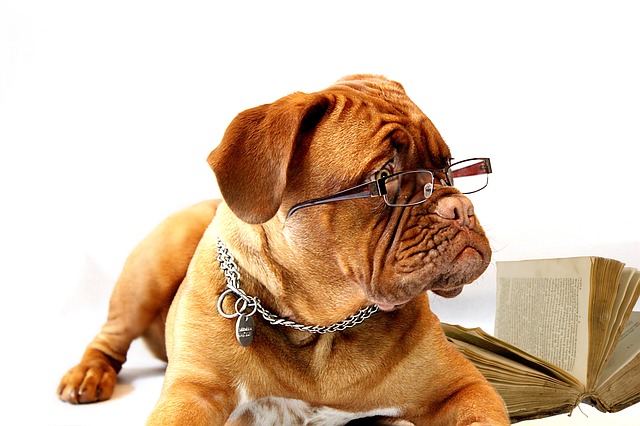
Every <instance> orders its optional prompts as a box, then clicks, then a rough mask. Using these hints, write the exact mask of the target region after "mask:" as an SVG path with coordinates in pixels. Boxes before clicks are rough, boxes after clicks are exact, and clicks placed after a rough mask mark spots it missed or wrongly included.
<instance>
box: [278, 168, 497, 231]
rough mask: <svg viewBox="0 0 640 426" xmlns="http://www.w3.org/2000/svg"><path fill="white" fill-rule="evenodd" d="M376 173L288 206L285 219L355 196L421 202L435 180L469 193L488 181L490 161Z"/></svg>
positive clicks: (394, 204) (400, 204)
mask: <svg viewBox="0 0 640 426" xmlns="http://www.w3.org/2000/svg"><path fill="white" fill-rule="evenodd" d="M384 173H385V172H384V171H383V172H382V173H379V176H378V177H376V179H374V180H373V181H370V182H366V183H363V184H361V185H358V186H354V187H353V188H349V189H345V190H342V191H340V192H336V193H335V194H332V195H328V196H326V197H321V198H315V199H313V200H309V201H304V202H302V203H299V204H296V205H295V206H293V207H291V209H290V210H289V213H287V219H288V218H289V217H291V215H292V214H294V213H295V212H297V211H298V210H300V209H302V208H305V207H311V206H317V205H319V204H326V203H333V202H336V201H343V200H355V199H358V198H369V197H382V198H383V199H384V202H385V203H386V204H387V205H388V206H391V207H409V206H415V205H418V204H422V203H424V202H425V201H426V200H427V198H429V197H430V196H431V194H432V193H433V187H434V182H438V183H439V184H440V185H444V186H455V187H456V188H457V189H458V190H459V191H460V192H462V193H463V194H472V193H474V192H478V191H480V190H481V189H483V188H485V187H486V186H487V184H488V183H489V173H491V161H490V160H489V159H488V158H470V159H468V160H463V161H458V162H457V163H453V164H451V165H449V166H447V167H445V168H444V169H422V170H412V171H406V172H399V173H395V174H388V173H387V174H384Z"/></svg>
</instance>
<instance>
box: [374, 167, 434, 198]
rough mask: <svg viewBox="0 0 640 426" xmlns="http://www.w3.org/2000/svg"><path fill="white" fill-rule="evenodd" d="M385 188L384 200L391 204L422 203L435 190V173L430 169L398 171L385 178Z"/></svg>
mask: <svg viewBox="0 0 640 426" xmlns="http://www.w3.org/2000/svg"><path fill="white" fill-rule="evenodd" d="M385 188H386V190H387V194H386V195H385V196H384V201H385V202H386V203H387V204H388V205H390V206H412V205H415V204H420V203H422V202H423V201H424V200H426V199H427V198H429V197H430V196H431V192H433V174H431V172H428V171H411V172H403V173H398V174H395V175H392V176H391V177H389V178H387V179H386V180H385Z"/></svg>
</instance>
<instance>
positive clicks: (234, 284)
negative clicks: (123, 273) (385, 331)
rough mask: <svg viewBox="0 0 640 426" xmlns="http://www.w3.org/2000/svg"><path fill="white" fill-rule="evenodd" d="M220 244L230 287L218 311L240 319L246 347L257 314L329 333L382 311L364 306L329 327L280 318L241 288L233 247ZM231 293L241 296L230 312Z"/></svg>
mask: <svg viewBox="0 0 640 426" xmlns="http://www.w3.org/2000/svg"><path fill="white" fill-rule="evenodd" d="M217 247H218V257H217V258H218V261H219V263H220V268H221V269H222V271H223V272H224V275H225V277H226V282H227V286H226V290H225V291H224V292H222V293H221V295H220V298H219V299H218V312H219V313H220V315H222V316H224V317H225V318H228V319H233V318H236V321H238V324H237V327H236V336H237V338H238V341H239V342H240V343H241V344H243V345H245V346H248V345H249V344H250V343H251V339H252V338H253V318H252V317H253V315H255V314H259V315H261V316H262V318H263V319H264V320H265V321H267V322H268V323H270V324H271V325H272V326H283V327H290V328H292V329H294V330H298V331H303V332H308V333H312V334H326V333H335V332H338V331H344V330H346V329H349V328H352V327H355V326H356V325H358V324H360V323H362V322H363V321H365V320H367V319H368V318H369V317H370V316H371V315H373V314H374V313H376V312H377V311H378V307H377V306H376V305H369V306H366V307H364V308H362V309H360V310H359V311H358V312H356V313H355V314H353V315H351V316H349V317H348V318H345V319H344V320H342V321H339V322H336V323H334V324H331V325H328V326H320V325H305V324H299V323H297V322H295V321H292V320H289V319H285V318H282V317H279V316H278V315H277V314H275V313H273V312H271V311H269V310H268V309H267V308H265V307H264V306H263V305H262V302H261V301H260V299H259V298H257V297H255V296H253V295H251V294H247V293H246V292H245V291H244V290H243V289H242V288H241V283H240V272H239V269H238V265H237V264H236V262H235V259H234V257H233V255H232V254H231V253H230V252H229V249H228V248H227V247H226V245H225V244H224V243H223V242H222V240H220V239H219V238H218V243H217ZM231 295H233V296H235V297H236V298H237V299H236V302H235V303H234V304H233V309H232V310H231V311H226V310H225V308H224V307H223V305H224V304H225V299H226V298H227V297H228V296H231ZM239 330H244V339H243V333H241V331H239Z"/></svg>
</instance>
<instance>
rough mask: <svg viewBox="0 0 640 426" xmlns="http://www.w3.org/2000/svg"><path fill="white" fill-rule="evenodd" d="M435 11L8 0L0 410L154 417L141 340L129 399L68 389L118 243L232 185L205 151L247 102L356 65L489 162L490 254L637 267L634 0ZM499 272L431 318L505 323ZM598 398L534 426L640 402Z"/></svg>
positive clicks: (588, 421)
mask: <svg viewBox="0 0 640 426" xmlns="http://www.w3.org/2000/svg"><path fill="white" fill-rule="evenodd" d="M438 3H439V4H438V5H432V4H431V3H430V2H413V1H411V2H408V1H407V2H405V1H396V2H393V3H389V2H378V1H372V0H368V1H366V2H364V1H363V2H344V1H332V0H329V1H324V2H320V3H308V2H293V1H291V2H250V3H249V4H245V3H241V2H233V3H232V2H228V5H224V6H219V5H218V3H215V2H205V1H202V2H192V1H189V2H173V3H170V4H168V3H165V2H152V1H149V2H141V1H131V0H129V1H111V2H97V1H87V0H78V1H55V2H52V1H46V0H42V1H31V0H14V1H11V0H3V1H2V2H0V182H1V184H0V185H1V186H0V192H1V195H2V201H3V206H4V207H2V208H1V209H0V255H1V257H0V258H1V259H2V264H1V265H0V268H1V269H0V271H1V276H2V288H3V295H2V297H0V327H1V332H2V336H3V340H2V351H1V352H0V365H2V366H3V373H2V381H3V386H2V388H1V389H2V390H0V392H1V394H2V398H1V399H2V401H3V409H2V410H0V424H12V425H16V424H17V425H103V424H105V425H106V424H114V423H115V424H141V423H142V422H143V421H144V419H145V418H146V416H147V414H148V412H149V411H150V409H151V407H152V406H153V404H154V403H155V400H156V398H157V395H158V392H159V390H160V386H161V383H162V371H161V369H159V364H157V363H156V362H154V361H152V360H151V359H150V358H149V356H148V355H147V353H146V352H145V351H144V348H142V347H141V346H139V345H136V346H135V347H134V349H133V351H132V353H131V356H130V361H129V362H128V363H127V364H126V365H125V367H124V370H123V372H122V375H121V376H122V377H121V380H122V382H123V384H121V385H120V386H119V387H118V390H117V393H116V397H115V398H114V400H113V401H111V402H108V403H104V404H97V405H89V406H79V407H75V406H70V405H66V404H62V403H60V402H58V401H57V400H56V397H55V388H56V386H57V382H58V380H59V378H60V376H61V375H62V374H63V373H64V371H66V369H67V368H68V367H70V366H71V365H72V364H74V363H75V362H77V360H78V359H79V357H80V354H81V352H82V350H83V348H84V346H85V345H86V343H87V342H88V341H89V340H90V339H91V338H92V336H93V335H94V334H95V332H97V330H98V327H99V326H100V324H101V322H102V319H103V318H104V317H105V315H106V307H107V303H108V297H109V294H110V291H111V286H112V285H113V282H114V280H115V278H116V276H117V274H118V273H119V269H120V267H121V264H122V261H123V260H124V257H125V256H126V255H127V253H128V252H129V250H130V249H131V248H132V247H133V245H134V244H135V243H136V242H137V241H138V240H139V239H140V238H141V237H142V236H143V235H144V234H145V233H146V232H147V231H148V230H149V229H150V228H151V227H153V226H154V225H155V224H156V223H157V222H158V221H159V220H160V219H161V218H162V217H164V216H165V215H166V214H168V213H170V212H172V211H173V210H175V209H177V208H180V207H182V206H185V205H187V204H190V203H192V202H195V201H199V200H200V199H204V198H208V197H212V196H215V195H216V194H217V189H216V187H215V180H214V178H213V175H212V173H211V171H210V170H209V169H208V166H207V165H206V162H205V159H206V157H207V155H208V153H209V151H210V150H211V149H212V148H213V147H214V146H215V144H216V143H217V141H218V140H219V139H220V137H221V136H222V133H223V131H224V129H225V127H226V125H227V124H228V123H229V121H230V120H231V119H232V118H233V117H234V116H235V114H237V113H238V112H240V111H241V110H243V109H245V108H249V107H252V106H255V105H258V104H261V103H265V102H271V101H273V100H275V99H277V98H278V97H280V96H283V95H285V94H287V93H290V92H292V91H296V90H302V91H314V90H318V89H322V88H324V87H326V86H328V85H329V84H331V83H332V82H333V81H334V80H336V79H338V78H339V77H341V76H343V75H346V74H351V73H357V72H375V73H381V74H385V75H387V76H388V77H390V78H393V79H396V80H399V81H401V82H402V83H403V84H404V85H405V88H406V90H407V92H408V93H409V95H410V96H411V97H412V98H413V99H414V101H415V102H416V103H417V104H418V105H419V106H420V107H421V108H422V109H423V110H424V111H425V112H426V113H427V115H429V116H430V117H431V119H432V120H433V121H434V123H435V124H436V126H437V127H438V129H439V130H440V132H441V133H442V134H443V136H444V137H445V139H446V140H447V141H448V143H449V144H450V146H451V147H452V149H453V152H454V154H455V156H456V157H457V158H464V157H466V156H476V155H477V156H489V157H491V159H492V162H493V166H494V172H495V173H494V175H493V176H491V181H490V185H489V187H488V188H487V189H486V190H485V191H483V192H481V193H478V194H475V195H474V196H473V197H472V199H473V201H474V203H475V206H476V212H477V213H478V215H479V216H480V217H481V220H482V222H483V224H484V226H485V229H486V230H487V231H488V233H489V235H490V237H491V240H492V244H493V247H494V249H495V255H494V258H495V259H496V260H505V259H516V258H525V257H547V256H574V255H585V254H586V255H590V254H598V255H603V256H609V257H616V258H618V259H620V260H623V261H625V262H627V263H629V264H630V265H632V266H636V267H640V226H639V225H638V219H637V216H638V213H637V212H638V201H637V200H638V183H639V182H638V177H637V161H638V148H637V147H638V146H639V142H640V127H639V126H638V117H640V101H639V99H640V79H638V75H640V65H639V64H638V60H639V57H638V55H637V52H638V40H640V26H638V25H637V16H638V15H637V12H636V10H635V8H634V7H632V5H631V2H620V1H612V2H598V3H594V2H575V3H570V2H559V1H553V2H544V1H543V2H541V1H538V2H529V3H528V6H522V5H521V4H522V3H521V2H509V1H504V2H492V1H483V2H475V1H469V2H462V4H461V3H460V2H448V3H446V4H445V2H438ZM391 4H393V6H391ZM285 6H286V7H285ZM494 274H495V267H494V266H491V267H490V268H489V270H488V272H487V273H486V274H485V275H484V276H483V277H482V278H481V279H480V280H479V281H478V282H477V283H476V284H473V285H472V286H471V287H469V288H468V289H467V290H465V292H464V293H463V294H462V296H460V297H459V298H457V299H454V300H443V299H437V298H432V299H433V306H434V310H436V312H437V313H438V314H439V315H440V317H441V318H442V319H443V320H446V321H449V322H454V323H461V324H464V325H467V326H477V325H482V326H483V327H484V328H485V329H488V330H490V328H491V326H492V322H493V309H494V306H495V302H494V299H493V298H494V290H493V285H494ZM583 410H584V411H585V413H587V414H588V415H589V417H588V418H587V417H585V416H583V415H582V414H581V413H580V412H579V411H576V412H575V413H574V415H573V416H572V417H570V418H569V417H567V416H559V417H554V418H551V419H545V420H539V421H536V422H533V424H538V425H544V424H567V425H598V424H607V425H611V424H617V425H631V424H637V418H638V416H640V408H638V407H637V406H636V407H633V408H630V409H628V410H625V411H623V412H621V413H618V414H606V415H604V414H599V413H596V412H594V411H593V410H590V409H589V408H586V407H585V408H583ZM7 419H11V421H9V420H7Z"/></svg>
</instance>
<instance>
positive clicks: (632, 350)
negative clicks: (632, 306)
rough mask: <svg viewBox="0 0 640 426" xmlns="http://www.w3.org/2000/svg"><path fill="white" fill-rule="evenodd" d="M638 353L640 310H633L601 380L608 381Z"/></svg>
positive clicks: (639, 348) (639, 351)
mask: <svg viewBox="0 0 640 426" xmlns="http://www.w3.org/2000/svg"><path fill="white" fill-rule="evenodd" d="M638 354H640V312H632V313H631V315H630V317H629V321H628V322H627V325H626V326H625V328H624V330H623V331H622V335H621V336H620V340H619V341H618V345H617V346H616V348H615V350H614V351H613V354H612V355H611V358H610V359H609V362H608V363H607V366H606V367H605V368H604V370H603V372H602V377H601V381H602V382H606V381H607V380H608V379H609V378H610V377H611V376H613V375H614V374H616V373H617V372H618V371H619V370H620V369H622V367H624V366H625V365H626V364H628V363H629V362H631V360H632V359H633V358H635V357H636V355H638Z"/></svg>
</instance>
